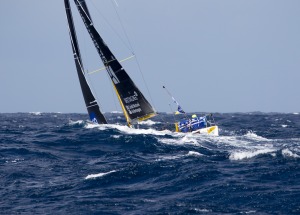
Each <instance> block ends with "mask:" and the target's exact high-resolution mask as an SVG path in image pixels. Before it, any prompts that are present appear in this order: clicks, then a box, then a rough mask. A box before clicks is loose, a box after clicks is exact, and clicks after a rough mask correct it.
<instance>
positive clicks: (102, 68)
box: [87, 55, 135, 75]
mask: <svg viewBox="0 0 300 215" xmlns="http://www.w3.org/2000/svg"><path fill="white" fill-rule="evenodd" d="M134 57H135V55H131V56H129V57H128V58H125V59H123V60H120V61H119V63H122V62H124V61H126V60H130V59H131V58H134ZM114 60H117V59H113V60H110V61H107V62H106V63H108V64H109V63H110V62H112V61H114ZM105 69H106V67H101V68H100V69H97V70H94V71H92V72H88V73H87V74H89V75H90V74H93V73H96V72H100V71H102V70H105Z"/></svg>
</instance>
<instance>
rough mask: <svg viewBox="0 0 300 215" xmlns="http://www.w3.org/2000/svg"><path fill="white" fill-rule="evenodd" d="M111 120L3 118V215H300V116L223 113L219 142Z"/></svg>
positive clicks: (155, 124)
mask: <svg viewBox="0 0 300 215" xmlns="http://www.w3.org/2000/svg"><path fill="white" fill-rule="evenodd" d="M198 115H200V114H198ZM105 116H106V117H107V119H108V121H109V122H112V124H109V125H94V124H92V123H90V122H89V121H87V120H86V119H87V117H88V116H87V114H63V113H2V114H0V166H1V168H0V186H1V189H0V196H1V198H0V214H300V165H299V164H300V115H299V114H298V113H290V114H287V113H261V112H253V113H214V118H215V120H216V122H217V124H218V126H219V129H220V130H219V134H220V136H218V137H213V136H207V135H191V134H180V133H174V132H172V131H170V130H172V129H173V125H172V123H173V122H174V116H173V115H172V114H167V113H161V114H160V115H159V116H156V117H155V118H153V119H151V120H147V121H145V122H144V123H142V124H140V125H139V129H129V128H127V127H126V126H125V120H124V117H123V116H122V114H121V113H106V114H105Z"/></svg>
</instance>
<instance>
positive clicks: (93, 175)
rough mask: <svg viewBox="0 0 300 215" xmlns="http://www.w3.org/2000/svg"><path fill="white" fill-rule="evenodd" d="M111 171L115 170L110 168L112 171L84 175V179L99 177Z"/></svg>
mask: <svg viewBox="0 0 300 215" xmlns="http://www.w3.org/2000/svg"><path fill="white" fill-rule="evenodd" d="M113 172H116V170H112V171H109V172H103V173H98V174H90V175H88V176H86V177H85V179H86V180H87V179H95V178H100V177H103V176H106V175H108V174H111V173H113Z"/></svg>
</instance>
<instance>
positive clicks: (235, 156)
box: [229, 149, 276, 160]
mask: <svg viewBox="0 0 300 215" xmlns="http://www.w3.org/2000/svg"><path fill="white" fill-rule="evenodd" d="M274 151H276V150H275V149H259V150H256V151H237V152H232V153H231V154H230V156H229V159H230V160H243V159H249V158H252V157H255V156H257V155H260V154H268V153H272V152H274Z"/></svg>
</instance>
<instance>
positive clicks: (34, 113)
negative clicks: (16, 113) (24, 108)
mask: <svg viewBox="0 0 300 215" xmlns="http://www.w3.org/2000/svg"><path fill="white" fill-rule="evenodd" d="M29 113H30V114H32V115H35V116H40V115H42V112H29Z"/></svg>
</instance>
